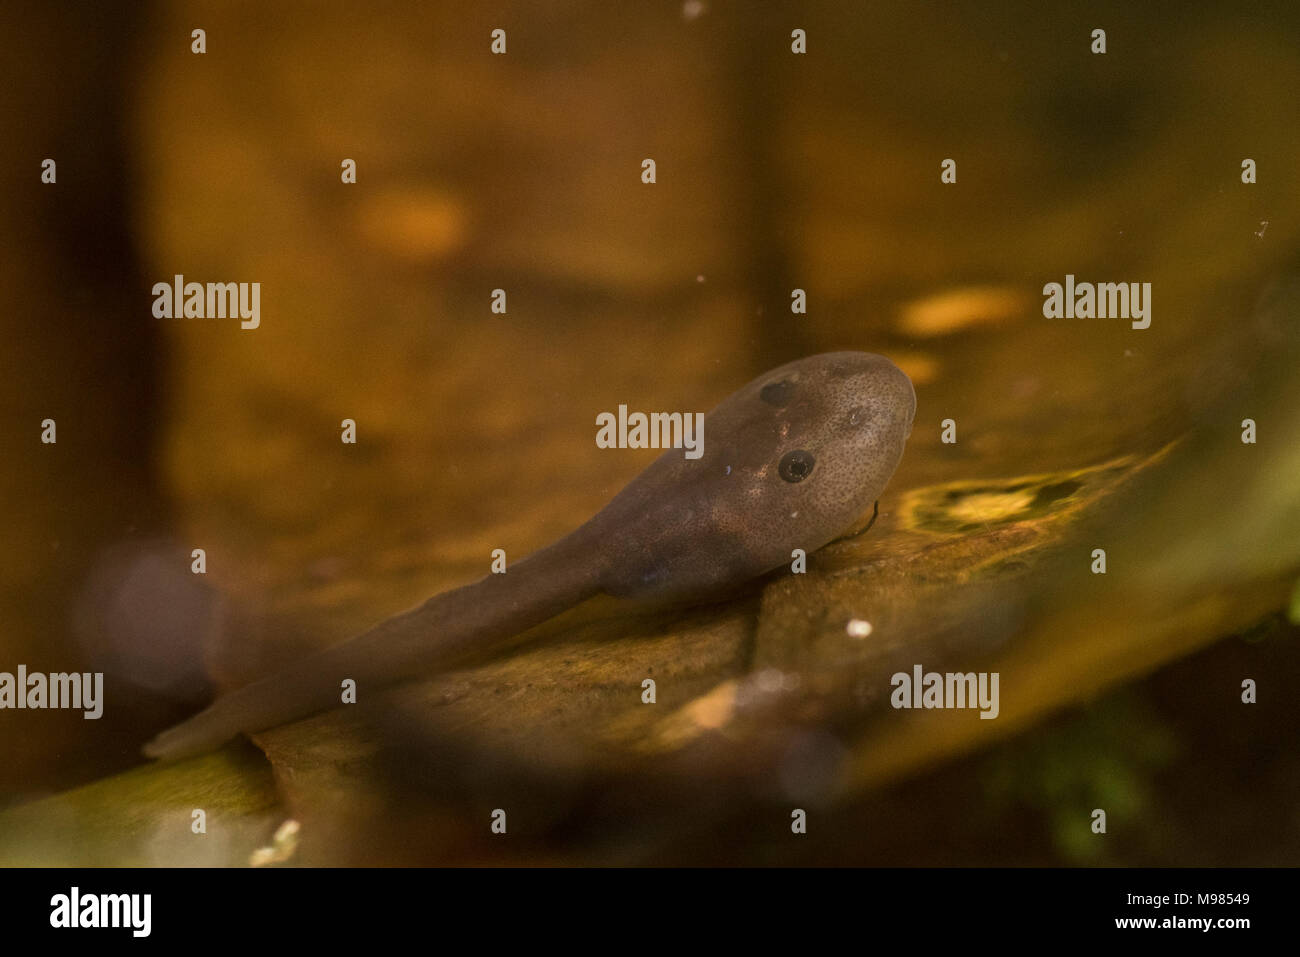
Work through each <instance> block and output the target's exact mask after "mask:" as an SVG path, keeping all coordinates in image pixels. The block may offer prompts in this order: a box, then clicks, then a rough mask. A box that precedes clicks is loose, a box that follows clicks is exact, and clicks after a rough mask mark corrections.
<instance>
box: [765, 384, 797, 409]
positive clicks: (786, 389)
mask: <svg viewBox="0 0 1300 957" xmlns="http://www.w3.org/2000/svg"><path fill="white" fill-rule="evenodd" d="M792 392H794V384H793V383H792V382H790V380H789V379H782V380H781V381H780V382H769V383H768V384H767V385H765V386H763V388H761V389H759V390H758V397H759V398H760V399H762V400H763V401H764V402H766V403H767V404H768V405H774V406H776V407H777V408H781V407H782V406H784V405H786V404H787V403H789V401H790V394H791V393H792Z"/></svg>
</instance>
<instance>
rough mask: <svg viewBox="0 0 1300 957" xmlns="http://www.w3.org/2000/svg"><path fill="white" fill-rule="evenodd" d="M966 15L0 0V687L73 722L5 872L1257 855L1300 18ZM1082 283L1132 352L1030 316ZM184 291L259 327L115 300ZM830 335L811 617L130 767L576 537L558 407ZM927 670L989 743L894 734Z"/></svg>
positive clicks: (1289, 471)
mask: <svg viewBox="0 0 1300 957" xmlns="http://www.w3.org/2000/svg"><path fill="white" fill-rule="evenodd" d="M995 6H996V9H989V8H987V6H986V5H980V6H975V5H969V4H953V5H947V4H926V5H917V4H905V3H901V4H877V5H871V6H870V7H863V6H861V5H856V4H844V3H774V4H758V3H741V2H718V0H688V2H685V3H683V2H680V0H674V2H647V3H639V4H620V5H610V4H599V3H594V2H578V0H574V2H554V3H548V4H544V5H541V4H523V3H493V2H486V3H476V4H473V5H459V4H449V3H415V2H400V3H398V2H392V3H385V2H379V3H373V4H365V5H357V4H350V3H341V2H337V3H336V2H323V3H275V4H264V3H252V2H247V3H244V2H236V3H217V2H190V3H168V4H129V5H127V4H123V5H120V6H117V7H110V6H108V5H95V6H92V5H89V4H86V5H77V6H74V7H71V8H66V9H62V10H59V11H54V10H52V9H50V8H49V6H48V5H45V4H38V3H29V2H23V0H16V2H12V3H8V4H6V7H5V11H4V14H3V16H4V20H5V27H6V29H5V30H4V31H3V32H4V34H5V36H6V37H7V38H8V43H7V45H6V46H7V48H6V55H5V57H3V58H0V81H2V82H0V140H2V141H3V142H4V144H5V148H4V149H3V151H0V163H2V164H3V166H2V167H0V175H2V176H3V179H4V186H3V189H2V190H0V249H3V255H0V276H2V279H3V282H2V284H0V288H3V289H4V290H5V291H6V293H7V295H8V300H9V301H8V303H7V308H6V309H4V310H3V312H0V323H3V324H4V328H3V333H4V341H5V343H6V344H7V348H5V349H4V350H0V363H3V368H2V369H0V382H2V383H3V386H0V396H2V397H3V398H2V402H3V406H2V408H3V415H2V416H0V449H3V460H4V465H3V468H0V488H2V489H3V499H4V502H5V504H6V508H5V520H4V522H3V523H2V525H0V527H2V528H3V550H2V551H0V671H14V670H16V667H17V665H18V664H19V663H23V664H26V665H27V667H28V669H29V670H31V671H47V672H54V671H73V670H76V671H103V672H105V674H106V686H107V702H106V706H105V712H104V717H103V718H102V719H101V720H99V721H85V720H83V719H82V717H81V714H80V713H78V712H57V711H43V712H34V711H21V712H19V711H6V712H4V713H2V714H0V808H7V809H8V810H6V811H5V812H4V813H2V814H0V859H2V860H4V861H5V862H6V863H20V864H41V863H88V862H94V863H244V862H246V861H247V860H248V858H249V855H250V854H251V853H252V851H253V850H254V849H255V848H256V847H258V846H259V845H261V844H265V843H267V842H268V841H269V840H270V835H271V833H272V832H273V831H274V830H275V829H276V826H277V825H278V824H279V823H280V822H282V821H283V820H284V819H286V818H290V817H292V818H293V819H295V820H298V821H300V822H301V825H302V830H301V843H300V846H299V847H298V849H297V851H296V852H295V856H293V857H292V858H291V860H292V861H293V862H297V863H369V864H383V863H437V862H446V863H479V862H501V861H509V862H514V863H520V862H527V863H657V864H671V863H801V864H808V863H834V864H849V863H854V864H1242V865H1253V864H1295V863H1297V862H1298V861H1300V802H1298V801H1297V795H1300V753H1298V752H1297V750H1296V748H1295V746H1294V744H1295V741H1296V740H1297V736H1298V733H1300V710H1298V709H1297V708H1296V707H1295V706H1294V704H1293V702H1294V701H1295V700H1296V698H1295V695H1296V688H1297V679H1300V650H1298V645H1297V638H1300V631H1298V629H1297V622H1300V592H1297V591H1296V590H1295V589H1296V584H1297V581H1300V458H1298V456H1300V451H1298V450H1300V393H1298V392H1297V384H1296V383H1295V382H1293V381H1292V378H1293V375H1294V369H1295V367H1296V361H1297V359H1300V285H1298V282H1300V215H1298V214H1300V188H1298V183H1297V177H1296V157H1297V156H1300V129H1298V128H1297V126H1296V123H1295V115H1294V114H1295V104H1296V103H1297V102H1300V10H1297V9H1296V8H1295V7H1294V6H1293V5H1288V4H1277V5H1269V4H1254V5H1252V6H1251V8H1250V10H1249V11H1243V10H1228V9H1225V8H1223V7H1222V5H1219V4H1211V3H1205V4H1159V3H1156V4H1149V5H1143V8H1142V9H1141V10H1138V9H1134V8H1132V6H1131V5H1128V4H1121V3H1114V4H1096V3H1089V4H1082V3H1079V4H1068V3H1067V4H1054V5H1052V7H1051V8H1050V10H1049V9H1045V8H1043V7H1042V6H1041V5H1039V4H1032V3H1004V4H997V5H995ZM466 7H468V8H466ZM497 28H500V29H504V30H505V31H506V36H507V52H506V54H505V55H503V56H497V55H492V54H491V52H490V44H491V39H490V34H491V32H492V30H494V29H497ZM796 28H797V29H802V30H805V31H806V34H807V49H808V52H807V53H806V54H803V55H796V54H793V53H792V52H791V31H792V30H794V29H796ZM1098 28H1100V29H1104V30H1105V31H1106V43H1107V49H1106V53H1105V54H1104V55H1098V54H1094V53H1092V52H1091V47H1092V44H1093V40H1092V36H1091V35H1092V31H1093V30H1094V29H1098ZM194 29H203V30H204V31H205V32H206V51H207V52H205V53H203V54H195V53H193V52H191V43H192V39H191V31H192V30H194ZM46 157H51V158H54V159H55V160H56V161H57V164H58V165H57V177H58V178H57V183H56V184H53V185H47V184H42V183H41V181H40V169H41V167H40V164H41V161H42V160H43V159H45V158H46ZM345 158H350V159H353V160H355V161H356V167H357V177H356V178H357V182H356V184H355V185H344V184H343V183H341V182H340V164H341V163H342V161H343V160H344V159H345ZM646 158H652V159H654V160H655V163H656V166H657V182H655V183H654V184H653V185H647V184H644V183H642V181H641V164H642V160H644V159H646ZM947 158H952V159H954V160H955V161H956V170H957V181H956V183H954V184H942V183H941V182H940V163H941V162H942V161H943V160H945V159H947ZM1246 158H1251V159H1253V160H1254V161H1255V162H1256V164H1257V167H1258V182H1256V183H1254V184H1251V185H1247V184H1243V183H1242V181H1241V164H1242V161H1243V159H1246ZM1067 273H1070V274H1074V275H1075V276H1076V277H1077V278H1078V279H1079V280H1080V281H1084V280H1087V281H1094V282H1105V281H1116V282H1118V281H1124V282H1150V283H1151V284H1152V288H1153V292H1152V322H1151V327H1150V328H1149V329H1146V330H1142V331H1138V330H1132V329H1130V328H1129V324H1128V323H1127V322H1124V321H1122V320H1096V319H1094V320H1088V319H1074V320H1048V319H1045V318H1043V315H1042V292H1041V290H1042V287H1043V285H1044V284H1045V283H1047V282H1063V281H1064V277H1065V275H1066V274H1067ZM175 274H183V275H184V276H185V277H186V279H187V280H193V281H198V282H209V281H213V282H232V281H233V282H260V283H261V290H262V291H261V325H260V327H259V328H257V329H256V330H241V329H240V328H239V325H238V322H237V321H233V320H208V319H172V320H166V319H155V318H154V317H153V315H152V312H151V307H152V303H153V296H152V293H151V287H152V285H153V283H155V282H159V281H170V279H171V277H173V276H174V275H175ZM497 288H503V289H505V290H506V292H507V296H508V311H507V313H506V314H505V315H497V314H493V313H492V312H491V309H490V306H491V293H492V290H493V289H497ZM795 288H799V289H803V290H805V291H806V292H807V297H808V311H807V314H806V315H794V314H792V313H791V310H790V301H791V298H790V297H791V290H793V289H795ZM836 349H861V350H866V351H871V352H879V353H883V354H885V355H888V356H890V357H891V358H893V359H894V360H895V361H896V362H897V363H898V364H899V365H900V366H901V367H902V368H903V369H904V370H905V371H906V372H908V374H909V375H910V376H911V377H912V379H913V382H914V383H915V385H916V388H917V394H918V400H919V406H918V414H917V422H916V427H915V431H914V433H913V435H912V438H911V440H910V442H909V445H908V452H907V455H906V456H905V459H904V462H903V465H902V467H901V468H900V470H899V472H898V473H897V475H896V476H895V478H894V480H893V482H892V484H891V486H890V488H889V489H888V490H887V492H886V496H885V498H884V499H882V501H881V503H880V508H881V516H880V521H879V522H878V523H877V525H876V527H875V528H873V529H872V531H871V532H870V533H869V534H868V535H866V536H862V537H860V538H858V539H851V540H848V541H845V542H841V543H837V544H835V545H832V546H830V547H829V548H827V549H825V550H823V552H822V553H819V554H818V555H816V556H813V558H812V560H811V561H810V565H809V574H808V576H806V580H796V579H793V578H791V577H790V576H782V575H776V576H772V577H770V578H769V579H767V580H765V581H762V582H756V583H754V584H753V585H752V586H751V587H750V588H749V589H747V590H746V592H745V593H744V594H742V595H740V596H739V597H737V598H735V599H732V600H729V601H727V602H723V603H718V604H715V605H710V606H706V607H703V608H694V609H685V610H677V611H672V610H670V611H657V612H645V611H640V610H637V611H634V610H629V609H626V608H623V607H621V606H619V605H617V604H616V603H613V602H604V601H596V602H592V603H588V605H586V606H583V607H582V608H579V609H575V610H574V611H573V612H570V613H568V614H566V615H564V616H562V617H561V618H560V619H558V620H556V621H555V622H552V623H549V624H548V625H544V626H540V627H539V628H538V629H534V630H533V632H532V633H530V635H529V636H528V637H529V638H530V639H532V640H529V641H527V642H525V643H524V644H521V646H520V648H519V650H518V651H517V652H516V653H511V654H509V655H505V656H498V657H495V658H492V659H488V660H484V661H482V662H476V663H474V664H473V666H472V667H468V668H466V669H462V670H460V671H458V672H456V673H454V674H450V675H444V676H438V677H436V678H431V679H430V681H428V682H421V683H417V684H416V685H415V686H412V687H409V688H406V689H402V690H401V691H399V692H396V693H394V694H393V695H390V696H386V698H385V700H384V701H383V702H382V703H377V704H376V705H374V706H373V707H369V708H367V709H361V708H358V709H357V713H355V714H353V713H337V714H332V715H326V716H322V717H321V718H317V719H314V720H312V721H309V722H304V723H301V724H299V725H295V726H292V727H290V728H285V729H280V730H277V731H275V732H272V733H269V734H266V735H260V736H258V738H257V739H256V742H255V743H250V742H248V741H241V742H239V743H237V744H234V745H231V746H230V747H229V748H227V749H225V751H223V752H222V753H221V754H219V755H217V756H214V757H208V758H201V759H197V760H196V761H193V762H182V763H180V764H177V765H172V766H167V767H164V768H157V767H152V766H144V765H142V762H141V759H140V758H139V757H138V749H139V745H140V743H141V742H143V741H144V740H147V739H148V738H149V737H151V736H152V735H153V734H154V733H156V732H157V731H158V730H160V729H161V728H162V727H165V726H166V725H168V724H170V723H172V722H174V721H175V720H178V719H180V718H182V717H185V716H186V715H188V714H189V713H190V712H192V711H193V710H194V709H195V708H197V707H200V706H202V705H203V704H204V703H205V702H206V701H207V700H209V699H210V698H211V697H212V696H213V695H214V694H215V693H217V691H218V690H219V689H221V688H223V687H230V686H234V685H237V684H239V683H242V682H243V681H245V680H247V679H248V678H249V677H251V676H253V675H256V674H261V673H264V672H265V671H266V670H267V669H269V668H271V667H275V666H278V665H283V664H285V663H288V662H292V661H293V660H295V658H296V657H297V656H299V655H301V654H303V653H305V652H306V651H307V650H309V649H311V648H315V647H320V646H323V645H326V644H329V643H332V642H335V641H338V640H341V639H344V638H347V637H350V636H351V635H353V634H355V633H357V632H358V631H360V630H362V629H363V628H365V627H367V626H369V625H370V624H372V623H374V622H375V621H377V620H380V619H382V618H385V617H387V616H389V615H391V614H393V613H395V612H398V611H401V610H403V609H405V608H407V607H409V606H410V605H412V604H414V603H416V602H418V601H420V600H422V599H424V598H426V597H428V596H430V595H432V594H434V593H436V592H438V591H440V590H443V589H445V588H449V587H454V586H456V585H459V584H463V583H465V582H467V581H470V580H473V579H475V578H477V577H479V576H481V575H482V574H484V573H486V571H487V565H488V561H489V554H490V552H491V550H492V549H494V548H505V549H506V550H507V553H508V554H509V555H510V556H511V558H512V559H513V558H517V557H522V556H523V555H525V554H526V553H528V552H530V551H532V550H534V549H536V548H539V547H541V546H543V545H545V544H547V543H549V542H550V541H552V540H554V539H555V538H557V537H559V536H560V535H562V534H564V533H566V532H567V531H569V530H571V529H572V528H574V527H575V526H577V525H578V524H580V523H581V522H582V521H585V520H586V519H587V518H588V517H589V516H590V515H591V514H593V513H594V512H595V511H596V510H597V509H599V508H600V507H601V506H602V505H603V504H604V503H605V502H606V501H608V499H609V498H610V497H611V496H612V495H613V494H614V493H615V492H617V491H618V490H619V489H620V488H621V487H622V486H623V485H624V484H625V483H626V482H627V481H628V480H629V479H631V478H632V477H633V476H634V475H635V474H637V473H638V472H639V471H640V470H641V469H642V468H644V467H645V465H647V464H648V463H649V461H651V460H652V459H653V456H654V453H653V452H648V451H647V452H636V451H626V452H618V453H610V452H598V450H596V448H595V446H594V441H593V438H594V432H595V430H594V421H595V416H596V414H597V413H598V412H601V411H605V410H608V409H613V408H616V407H617V405H618V404H619V403H627V404H628V405H629V406H630V407H633V408H642V409H691V410H701V411H702V410H707V409H708V408H710V407H712V405H714V404H715V403H716V402H717V401H719V400H720V399H722V398H723V397H725V396H726V395H727V394H729V393H730V392H732V391H734V390H735V389H736V388H738V387H739V386H741V385H743V384H744V383H745V382H747V381H748V380H749V379H751V378H752V377H754V376H755V375H757V374H759V373H760V372H762V371H763V370H765V369H767V368H770V367H772V366H775V365H778V364H780V363H782V362H786V361H789V360H791V359H794V358H798V357H801V356H804V355H808V354H812V353H815V352H821V351H829V350H836ZM45 418H53V419H55V420H56V422H57V428H58V442H57V444H56V445H44V444H42V443H41V442H40V441H39V436H40V428H41V426H40V423H41V420H43V419H45ZM345 418H352V419H354V420H355V421H356V423H357V436H358V441H357V444H356V445H344V444H342V443H341V442H340V441H339V433H340V422H341V421H342V420H343V419H345ZM947 418H952V419H954V420H955V421H956V423H957V429H958V442H957V444H956V445H945V444H942V443H941V442H940V440H939V433H940V422H941V421H942V420H944V419H947ZM1245 418H1252V419H1254V420H1256V422H1257V423H1258V431H1259V437H1260V438H1259V442H1258V443H1257V444H1255V445H1246V444H1243V443H1242V442H1241V421H1242V420H1243V419H1245ZM1095 547H1105V548H1106V549H1107V552H1108V558H1109V568H1108V572H1107V575H1106V576H1094V575H1092V574H1091V573H1090V572H1089V565H1090V562H1091V558H1090V556H1091V551H1092V549H1093V548H1095ZM194 548H203V549H204V550H205V552H206V560H207V573H206V574H205V575H202V576H198V575H194V574H192V573H191V570H190V563H191V550H192V549H194ZM850 618H866V619H867V620H870V621H871V622H872V623H873V626H874V630H873V636H872V637H871V638H870V639H869V640H867V641H865V642H854V641H852V640H850V639H846V638H845V634H844V623H845V622H846V621H847V620H849V619H850ZM916 662H920V663H922V664H924V665H925V667H926V668H927V670H928V669H931V668H933V669H936V670H962V671H968V670H980V669H992V670H999V671H1000V673H1001V674H1002V676H1003V677H1002V685H1001V689H1002V710H1003V715H1002V717H1001V719H1000V720H998V721H991V722H990V721H978V720H973V719H974V715H972V714H969V713H957V714H953V713H946V714H935V713H925V714H919V713H918V714H912V713H909V712H895V711H892V710H890V709H888V708H887V707H884V706H882V702H883V701H884V700H885V698H886V697H887V695H888V691H889V675H890V674H892V673H893V672H894V671H896V670H910V668H911V665H912V664H913V663H916ZM646 676H652V677H654V678H655V679H656V680H657V682H658V685H659V701H658V703H657V704H656V705H654V706H653V707H649V706H646V705H643V704H641V701H640V690H641V688H640V685H641V681H642V680H643V678H644V677H646ZM1246 678H1252V679H1255V680H1257V681H1258V682H1259V683H1260V693H1259V701H1258V703H1257V704H1254V705H1243V704H1242V703H1241V699H1240V695H1241V682H1242V680H1244V679H1246ZM993 726H996V727H993ZM124 772H125V773H124ZM196 806H203V807H208V808H210V809H211V810H212V811H213V814H212V817H213V820H214V821H215V823H214V824H213V825H211V827H212V834H213V840H211V841H208V842H207V843H206V844H205V845H203V846H202V847H198V846H197V845H196V844H195V843H194V840H193V836H192V835H191V834H190V832H189V828H188V815H189V809H190V808H192V807H196ZM497 807H508V808H510V809H511V815H512V816H511V834H512V835H513V836H514V839H512V840H511V842H510V843H509V844H508V845H505V844H503V843H502V842H499V841H498V842H495V843H494V842H493V841H492V838H491V835H490V834H489V833H488V831H487V823H488V814H489V812H490V811H491V810H492V809H494V808H497ZM792 807H803V808H806V809H809V811H810V826H809V832H808V834H807V835H806V836H803V837H800V838H797V839H795V838H792V836H791V834H790V829H789V821H790V809H791V808H792ZM1098 807H1101V808H1105V809H1107V812H1108V817H1109V822H1110V824H1109V830H1108V833H1107V834H1106V835H1104V836H1100V835H1095V834H1093V833H1092V832H1091V831H1090V829H1089V825H1090V823H1091V818H1090V815H1091V812H1092V810H1093V809H1094V808H1098ZM218 837H219V839H218Z"/></svg>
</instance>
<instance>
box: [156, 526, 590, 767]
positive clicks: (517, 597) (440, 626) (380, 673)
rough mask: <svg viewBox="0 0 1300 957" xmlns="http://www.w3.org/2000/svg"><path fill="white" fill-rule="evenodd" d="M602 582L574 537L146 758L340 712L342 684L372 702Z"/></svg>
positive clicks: (229, 705)
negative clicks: (376, 695) (382, 692)
mask: <svg viewBox="0 0 1300 957" xmlns="http://www.w3.org/2000/svg"><path fill="white" fill-rule="evenodd" d="M575 534H576V533H575ZM598 578H599V574H598V571H597V569H596V562H595V555H593V554H592V553H591V552H590V551H589V550H587V549H585V548H583V547H580V546H579V545H578V544H577V543H576V542H575V541H574V536H569V537H568V538H565V539H562V540H561V541H559V542H557V543H555V544H554V545H552V546H550V547H549V548H545V549H543V550H542V551H540V552H537V553H536V554H534V555H531V556H529V557H528V558H526V559H524V560H523V561H520V562H517V563H516V564H515V565H514V566H512V567H511V568H510V569H509V570H508V572H507V573H506V574H500V575H488V576H487V577H486V578H483V579H481V580H479V581H477V582H474V583H473V584H470V585H465V586H464V587H461V588H456V589H453V590H451V591H447V592H443V593H442V594H440V595H436V596H434V597H433V598H430V599H429V600H428V601H426V602H425V603H424V604H422V605H420V606H418V607H416V608H413V609H412V610H410V611H408V612H405V613H403V614H400V615H396V616H394V617H392V618H389V619H387V620H386V621H383V622H380V623H379V624H378V625H376V626H375V627H373V628H371V629H370V630H369V631H366V632H363V633H362V634H360V635H358V636H357V637H355V638H351V639H348V640H347V641H343V642H341V643H339V644H337V645H334V646H332V647H330V648H327V649H325V650H324V651H322V652H320V653H318V654H316V655H313V656H311V657H309V658H307V659H306V660H304V661H303V662H302V663H301V664H300V665H298V666H295V667H293V668H289V669H285V670H284V671H281V672H279V673H277V674H274V675H271V676H269V677H266V678H262V679H260V680H258V681H255V682H253V683H252V684H249V685H245V686H244V687H243V688H240V689H239V690H238V691H234V692H232V693H230V694H227V695H225V696H223V697H221V698H219V699H218V700H217V701H215V702H214V703H213V704H212V705H211V706H210V707H208V708H207V709H205V710H204V711H201V712H199V713H198V714H196V715H195V716H194V717H192V718H190V719H188V720H186V721H183V722H181V723H180V724H178V725H176V726H174V727H172V728H169V729H167V730H166V731H163V732H162V733H161V734H159V735H158V736H157V737H155V738H154V739H153V740H151V741H149V742H148V743H147V744H145V746H144V748H143V751H144V753H145V755H147V756H148V757H151V758H161V759H164V760H172V759H176V758H182V757H188V756H190V755H193V754H199V753H201V752H203V751H208V750H211V749H212V748H215V747H218V746H220V745H222V744H224V743H225V742H226V741H228V740H230V739H231V738H233V737H235V736H236V735H238V734H241V733H246V734H252V733H255V732H258V731H264V730H266V729H268V728H273V727H276V726H278V725H281V724H287V723H289V722H291V721H296V720H299V719H301V718H305V717H308V716H309V715H312V714H315V713H317V712H319V711H325V710H327V709H329V708H334V707H337V706H338V705H339V704H341V694H342V690H341V689H342V683H343V681H344V680H345V679H352V680H353V681H355V682H356V688H357V692H358V694H367V693H373V692H375V691H378V690H380V689H381V688H384V687H386V686H388V685H391V684H394V683H397V682H399V681H402V680H405V679H408V678H412V677H415V676H417V675H420V674H427V673H430V672H432V671H434V670H436V669H438V668H441V667H445V666H447V665H448V664H451V663H454V661H455V660H456V659H458V658H462V657H464V656H465V655H466V654H468V653H470V652H472V651H478V650H485V649H486V648H488V647H490V646H492V645H493V644H494V643H496V642H499V641H501V640H503V639H505V638H509V637H511V636H513V635H516V634H518V633H519V632H521V631H524V630H526V629H528V628H531V627H532V626H533V625H536V624H538V623H540V622H543V621H545V620H546V619H548V618H551V617H554V616H555V615H557V614H559V613H560V612H561V611H564V610H565V609H566V608H569V607H570V606H572V605H575V604H577V603H578V602H580V601H582V600H584V599H586V598H589V597H591V596H592V595H594V594H595V593H596V592H597V591H599V581H598Z"/></svg>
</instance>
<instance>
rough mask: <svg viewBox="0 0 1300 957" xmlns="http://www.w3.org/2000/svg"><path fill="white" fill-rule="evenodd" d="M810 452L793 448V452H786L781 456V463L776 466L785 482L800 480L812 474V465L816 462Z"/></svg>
mask: <svg viewBox="0 0 1300 957" xmlns="http://www.w3.org/2000/svg"><path fill="white" fill-rule="evenodd" d="M816 461H817V460H816V459H814V458H813V454H812V453H811V452H805V451H804V450H803V449H795V450H794V451H793V452H787V453H785V455H783V456H781V464H780V465H778V466H777V467H776V470H777V472H779V473H780V475H781V478H783V479H785V480H786V481H787V482H802V481H803V480H804V479H806V478H807V477H808V476H809V475H812V470H813V465H814V464H816Z"/></svg>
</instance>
